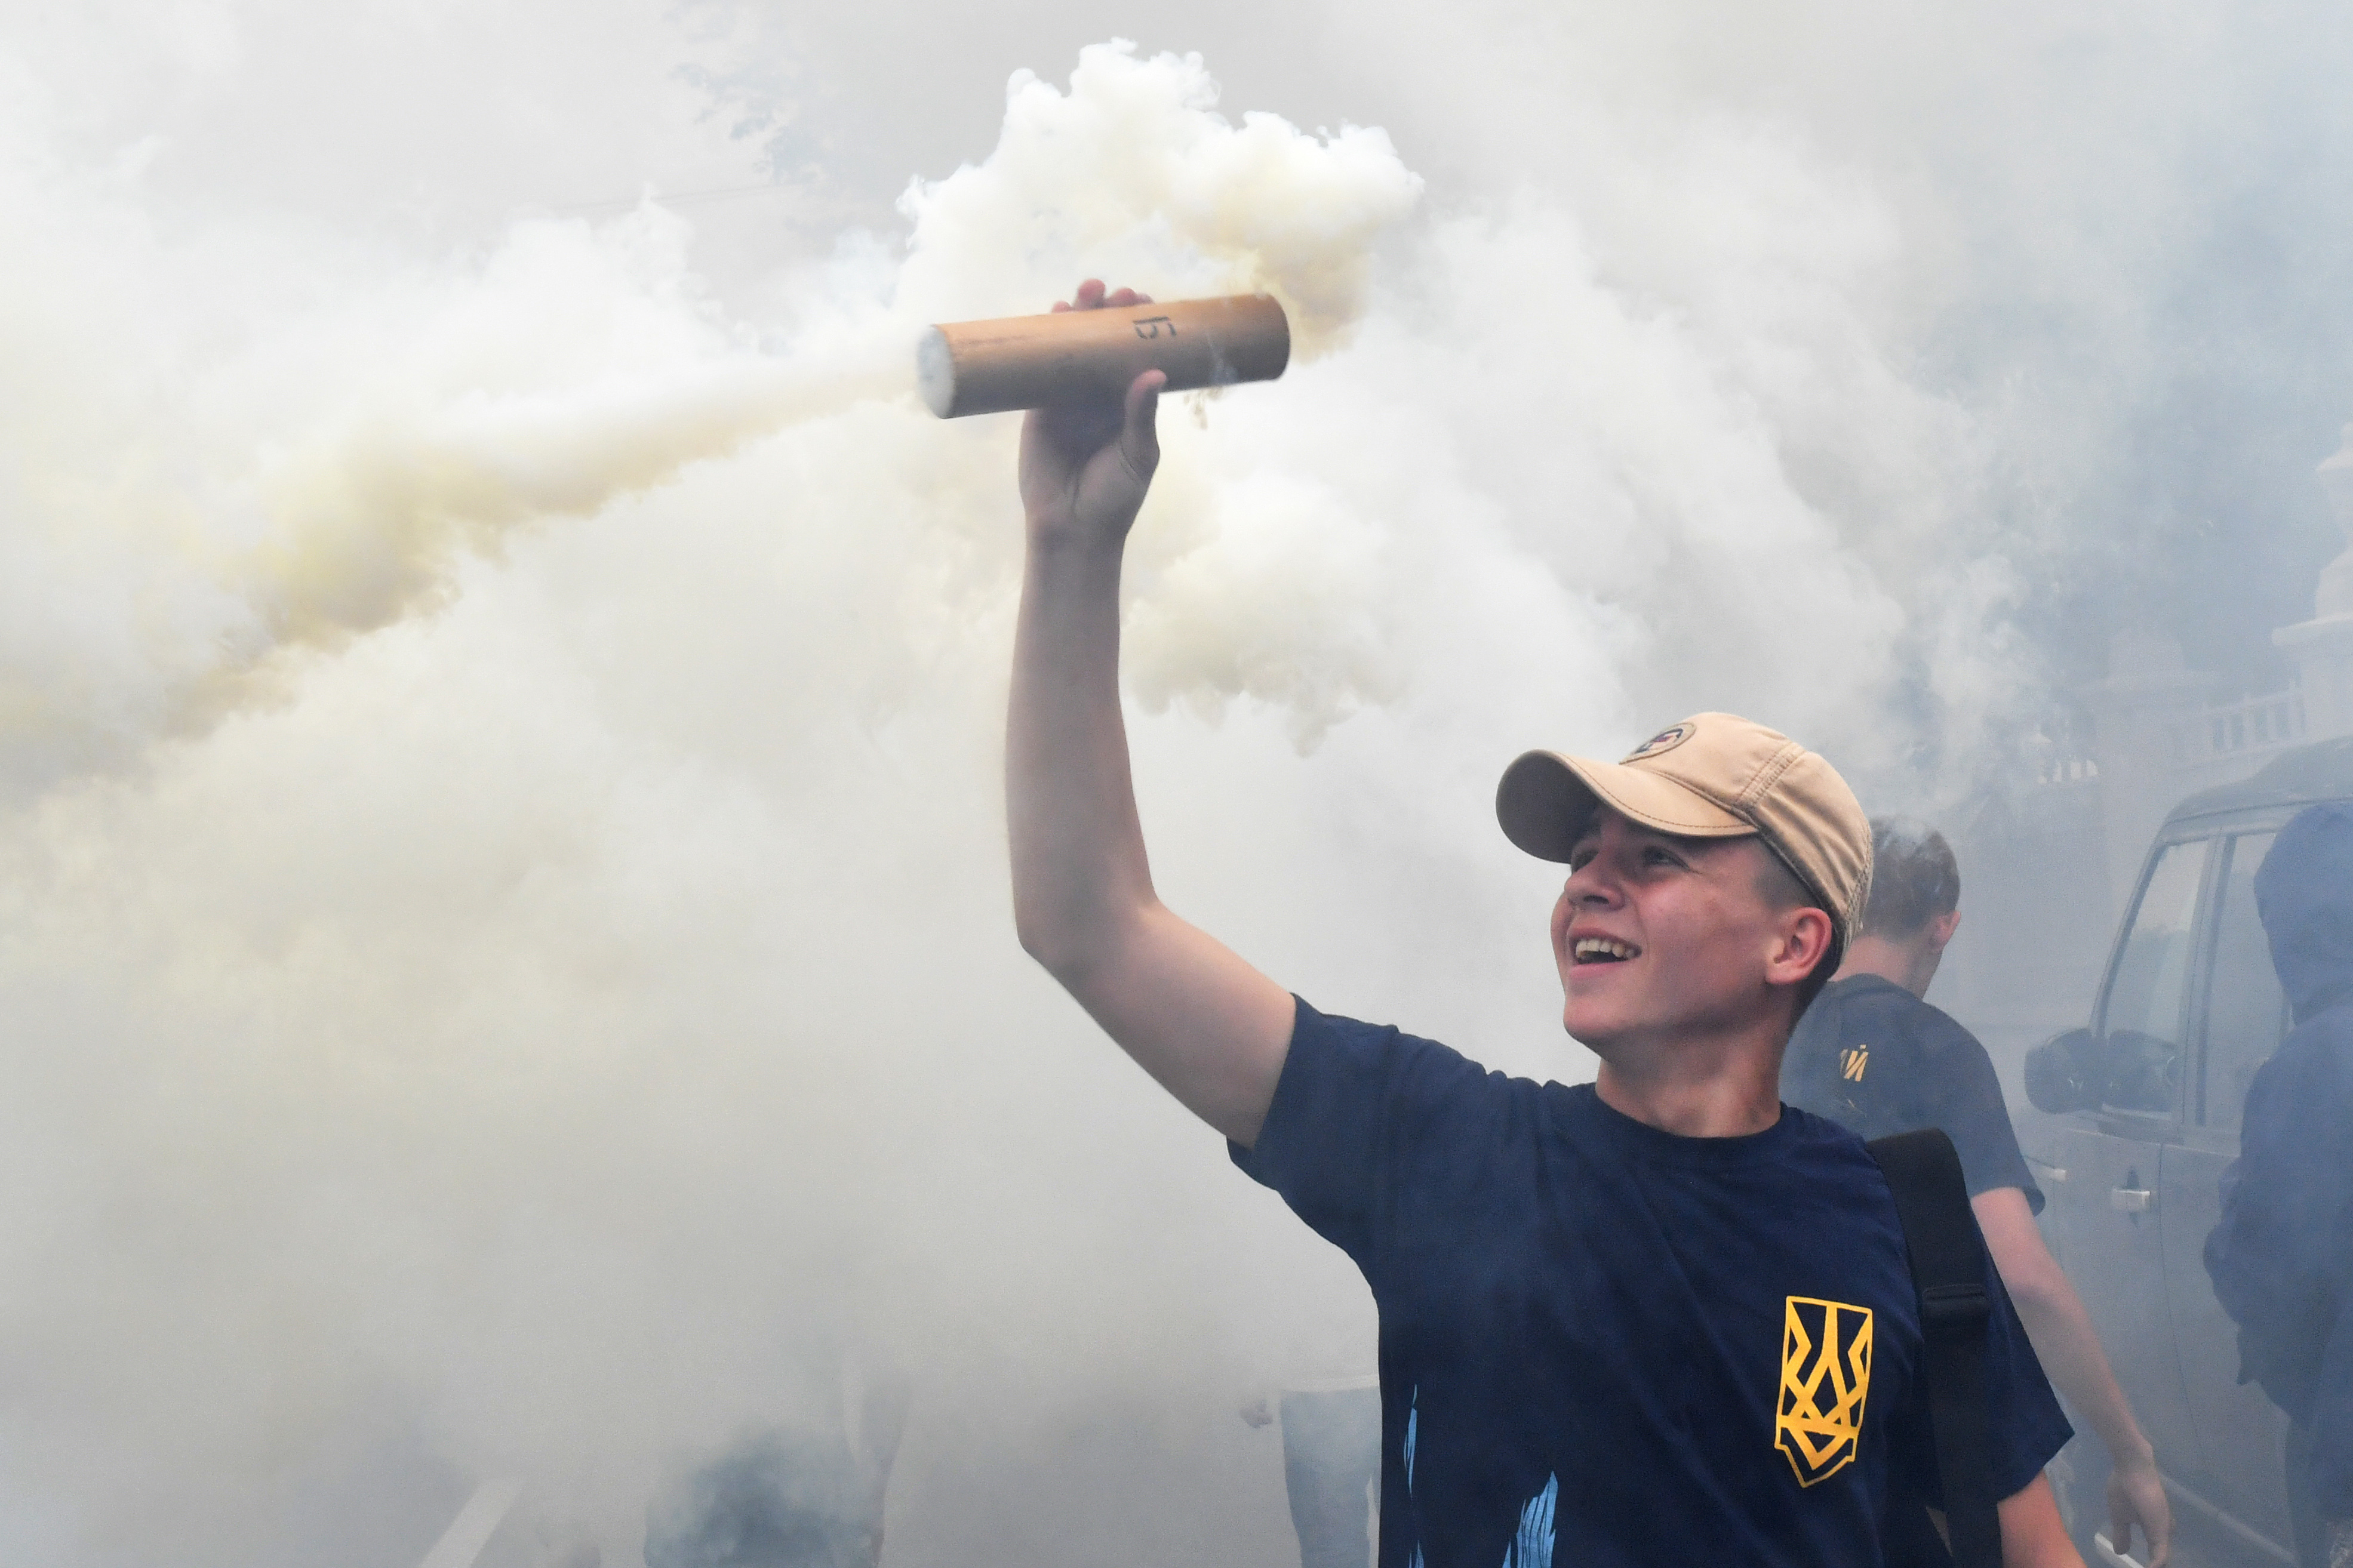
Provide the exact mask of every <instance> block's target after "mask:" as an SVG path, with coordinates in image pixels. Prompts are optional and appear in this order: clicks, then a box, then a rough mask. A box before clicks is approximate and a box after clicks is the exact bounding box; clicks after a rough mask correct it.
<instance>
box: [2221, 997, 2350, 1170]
mask: <svg viewBox="0 0 2353 1568" xmlns="http://www.w3.org/2000/svg"><path fill="white" fill-rule="evenodd" d="M2348 1085H2353V1006H2343V1007H2331V1008H2329V1009H2328V1010H2327V1012H2325V1013H2322V1014H2320V1015H2319V1016H2316V1017H2313V1018H2309V1019H2306V1021H2305V1022H2303V1023H2301V1024H2298V1025H2297V1026H2295V1028H2294V1029H2292V1030H2290V1031H2289V1032H2288V1037H2287V1038H2286V1039H2284V1040H2283V1041H2281V1042H2280V1047H2279V1049H2278V1050H2276V1051H2274V1052H2273V1053H2272V1056H2271V1059H2270V1060H2269V1061H2266V1062H2264V1063H2263V1066H2261V1067H2260V1068H2256V1069H2255V1076H2254V1081H2253V1082H2252V1083H2251V1084H2249V1085H2248V1087H2247V1108H2246V1123H2245V1124H2246V1133H2247V1136H2249V1137H2251V1138H2259V1137H2260V1136H2261V1135H2262V1132H2263V1128H2264V1127H2265V1126H2266V1124H2269V1123H2274V1122H2278V1123H2295V1122H2302V1121H2312V1120H2315V1119H2334V1118H2335V1117H2337V1115H2338V1114H2339V1107H2340V1104H2341V1103H2342V1101H2343V1100H2345V1099H2346V1098H2347V1095H2348Z"/></svg>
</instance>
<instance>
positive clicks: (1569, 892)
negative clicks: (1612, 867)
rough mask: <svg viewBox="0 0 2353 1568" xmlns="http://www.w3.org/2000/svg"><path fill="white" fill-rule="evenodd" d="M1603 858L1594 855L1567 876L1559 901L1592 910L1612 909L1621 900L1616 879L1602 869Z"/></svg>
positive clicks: (1562, 885)
mask: <svg viewBox="0 0 2353 1568" xmlns="http://www.w3.org/2000/svg"><path fill="white" fill-rule="evenodd" d="M1602 860H1603V857H1601V856H1599V855H1596V856H1595V857H1594V858H1592V859H1590V860H1588V861H1587V862H1586V863H1585V864H1584V865H1582V866H1579V867H1578V868H1577V869H1576V870H1574V871H1571V872H1570V873H1569V874H1568V880H1567V881H1566V882H1564V883H1562V884H1561V889H1560V897H1561V901H1562V902H1564V903H1567V904H1571V905H1581V906H1584V907H1588V908H1592V909H1614V908H1616V907H1617V905H1618V904H1619V902H1620V900H1621V898H1622V896H1623V895H1622V893H1621V891H1620V889H1619V887H1618V883H1617V879H1615V878H1613V877H1611V876H1610V875H1609V873H1608V872H1607V871H1605V870H1604V869H1603V868H1602Z"/></svg>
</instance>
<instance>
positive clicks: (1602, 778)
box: [1495, 713, 1871, 952]
mask: <svg viewBox="0 0 2353 1568" xmlns="http://www.w3.org/2000/svg"><path fill="white" fill-rule="evenodd" d="M1604 805H1607V806H1609V808H1610V809H1611V810H1612V811H1615V812H1617V813H1618V814H1619V815H1620V816H1624V817H1626V818H1628V819H1629V820H1630V821H1634V822H1639V823H1641V824H1642V825H1643V826H1647V827H1655V828H1657V829H1658V830H1659V831H1660V832H1662V833H1674V834H1680V835H1682V836H1683V837H1688V838H1735V837H1740V836H1742V835H1744V834H1750V833H1753V834H1755V835H1757V837H1760V838H1762V839H1763V840H1764V841H1765V843H1766V845H1767V847H1769V848H1770V849H1772V850H1773V852H1774V853H1775V854H1777V855H1778V856H1780V858H1782V860H1783V861H1784V862H1786V863H1787V864H1788V868H1789V869H1790V870H1792V871H1794V872H1796V873H1797V875H1798V879H1799V881H1801V882H1803V883H1805V885H1806V886H1807V888H1808V889H1810V890H1811V891H1812V893H1813V895H1814V896H1815V897H1816V898H1818V899H1820V900H1822V909H1823V910H1824V912H1826V913H1827V914H1829V916H1830V917H1831V922H1832V923H1833V924H1834V925H1835V926H1836V927H1837V928H1838V929H1837V948H1836V951H1838V952H1843V951H1845V948H1846V944H1847V941H1848V939H1849V938H1850V937H1852V935H1853V933H1854V931H1855V928H1856V926H1857V924H1858V923H1859V922H1860V921H1861V920H1862V901H1863V900H1864V898H1865V897H1866V896H1868V894H1869V893H1870V890H1871V819H1870V818H1869V817H1866V816H1863V814H1862V805H1861V804H1860V803H1858V802H1857V801H1856V800H1855V798H1854V792H1853V791H1852V790H1851V789H1849V788H1847V787H1846V781H1845V780H1844V779H1842V778H1841V777H1839V775H1838V770H1837V769H1836V768H1833V767H1831V765H1830V763H1826V762H1824V761H1823V760H1822V759H1821V758H1820V757H1819V756H1817V755H1816V754H1815V753H1813V752H1810V751H1808V750H1806V748H1805V747H1803V746H1801V745H1799V744H1798V742H1795V741H1792V740H1791V739H1789V737H1788V736H1787V735H1784V734H1781V733H1780V732H1778V731H1773V730H1767V728H1766V727H1765V726H1764V725H1762V724H1758V723H1755V722H1753V721H1749V720H1746V719H1743V718H1739V717H1738V716H1736V715H1735V714H1731V713H1694V714H1693V715H1692V716H1691V717H1690V718H1688V719H1686V720H1684V721H1683V722H1682V723H1680V724H1676V725H1673V726H1672V727H1671V728H1668V729H1665V730H1662V731H1659V732H1658V733H1657V734H1655V735H1653V736H1651V738H1650V739H1649V740H1647V741H1645V742H1642V743H1641V745H1639V746H1637V747H1635V748H1634V750H1633V751H1632V752H1630V753H1629V754H1628V755H1627V757H1626V759H1625V761H1623V762H1618V763H1604V762H1599V761H1597V760H1596V759H1594V758H1591V757H1565V756H1562V755H1560V754H1559V753H1558V752H1526V753H1525V754H1524V755H1522V756H1521V757H1520V758H1519V759H1518V760H1517V761H1515V762H1514V763H1512V765H1511V766H1510V767H1508V768H1505V769H1504V782H1503V783H1502V784H1500V785H1498V786H1497V787H1496V790H1495V816H1496V818H1497V819H1498V820H1499V821H1501V822H1502V823H1503V825H1504V834H1505V836H1506V837H1509V838H1510V839H1511V841H1512V842H1513V843H1514V844H1516V845H1518V846H1519V847H1521V848H1523V849H1525V850H1526V851H1527V852H1528V853H1529V854H1531V855H1534V856H1535V857H1536V858H1539V859H1544V860H1558V861H1562V862H1564V863H1565V862H1567V859H1568V855H1569V851H1570V850H1571V849H1573V848H1574V847H1576V845H1577V837H1578V836H1579V835H1581V834H1583V833H1584V831H1585V829H1586V826H1587V825H1588V823H1590V822H1591V821H1592V820H1593V814H1594V812H1595V811H1596V810H1598V809H1599V808H1600V807H1601V806H1604Z"/></svg>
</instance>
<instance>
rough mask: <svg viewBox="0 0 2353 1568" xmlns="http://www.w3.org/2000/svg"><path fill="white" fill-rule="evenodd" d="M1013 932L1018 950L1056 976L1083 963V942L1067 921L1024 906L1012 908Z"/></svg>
mask: <svg viewBox="0 0 2353 1568" xmlns="http://www.w3.org/2000/svg"><path fill="white" fill-rule="evenodd" d="M1013 934H1014V936H1015V937H1016V938H1017V939H1018V940H1019V942H1020V943H1021V951H1022V952H1026V953H1028V954H1029V956H1030V957H1031V958H1033V959H1035V960H1037V962H1038V966H1039V968H1041V969H1043V970H1044V971H1045V972H1046V973H1049V974H1050V975H1052V976H1053V977H1054V978H1055V979H1057V980H1063V981H1064V983H1065V984H1068V981H1067V980H1066V979H1065V976H1066V975H1068V974H1070V973H1074V972H1076V971H1077V970H1079V969H1081V968H1082V967H1083V966H1084V963H1085V959H1084V954H1083V948H1084V943H1083V942H1081V941H1079V939H1078V933H1077V932H1076V931H1073V930H1072V929H1071V922H1070V921H1056V920H1047V919H1044V918H1042V917H1040V916H1039V915H1037V914H1034V913H1031V912H1029V911H1028V910H1020V909H1016V910H1014V912H1013Z"/></svg>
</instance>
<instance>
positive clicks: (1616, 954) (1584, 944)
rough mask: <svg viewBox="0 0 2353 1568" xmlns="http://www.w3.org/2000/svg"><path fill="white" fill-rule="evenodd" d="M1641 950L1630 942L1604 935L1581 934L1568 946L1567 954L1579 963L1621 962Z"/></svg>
mask: <svg viewBox="0 0 2353 1568" xmlns="http://www.w3.org/2000/svg"><path fill="white" fill-rule="evenodd" d="M1641 951H1642V950H1641V948H1639V947H1636V946H1635V945H1634V944H1633V943H1631V942H1618V941H1615V940H1613V939H1611V938H1609V937H1606V936H1581V937H1578V938H1577V941H1576V942H1575V943H1574V944H1573V945H1572V946H1571V947H1570V948H1569V950H1568V953H1569V956H1570V957H1571V958H1573V959H1575V960H1576V961H1577V963H1625V962H1626V961H1627V960H1628V959H1630V958H1631V957H1633V956H1634V955H1635V954H1636V953H1639V952H1641Z"/></svg>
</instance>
